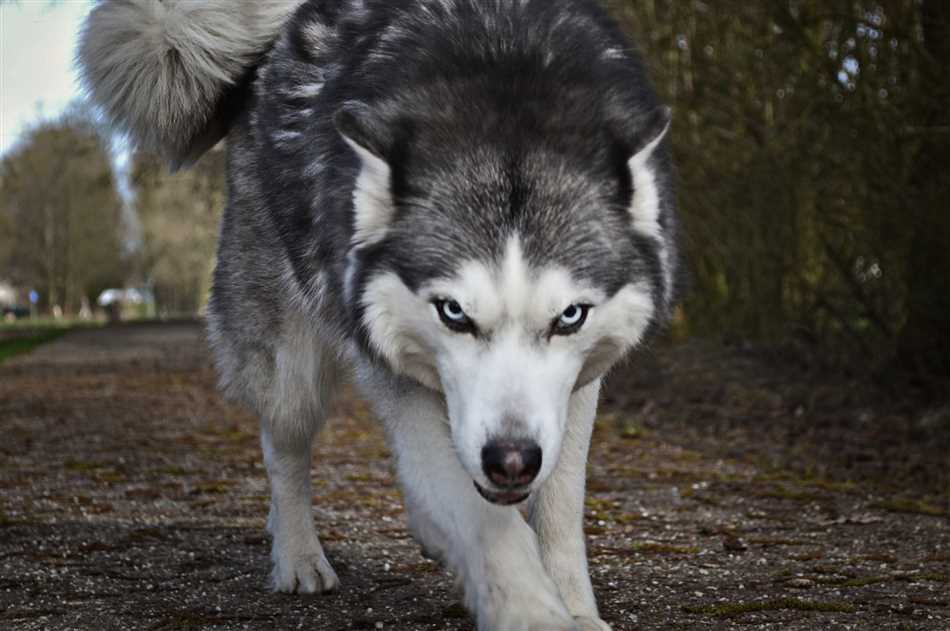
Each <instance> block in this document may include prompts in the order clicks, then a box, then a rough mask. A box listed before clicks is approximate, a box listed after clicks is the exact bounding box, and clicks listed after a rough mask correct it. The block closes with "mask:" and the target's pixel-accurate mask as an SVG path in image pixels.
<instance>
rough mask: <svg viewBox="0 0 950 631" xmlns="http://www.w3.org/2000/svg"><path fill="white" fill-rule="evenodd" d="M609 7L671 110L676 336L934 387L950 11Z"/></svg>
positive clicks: (944, 351) (921, 5) (946, 292)
mask: <svg viewBox="0 0 950 631" xmlns="http://www.w3.org/2000/svg"><path fill="white" fill-rule="evenodd" d="M609 4H610V6H611V8H612V9H613V10H614V11H615V13H616V15H618V16H619V17H620V18H621V20H622V21H623V23H624V24H625V25H626V26H627V27H628V28H629V30H630V31H631V32H632V33H633V34H634V39H635V41H636V42H637V43H638V45H639V46H640V47H641V48H642V49H644V51H643V52H644V56H645V58H646V59H647V60H648V61H649V62H650V63H651V64H652V65H653V66H654V68H653V69H654V73H653V74H654V77H655V78H656V80H657V83H658V88H659V90H660V91H661V93H662V94H663V96H664V98H666V99H667V100H668V101H669V102H671V103H672V104H673V106H674V112H675V118H674V133H673V134H672V137H673V141H674V152H675V154H676V157H677V163H678V167H679V170H680V173H679V180H680V187H679V193H680V195H679V196H680V200H681V210H682V215H683V216H684V220H685V221H684V223H685V230H684V233H685V235H686V248H685V250H686V254H687V260H688V262H689V270H690V275H691V283H690V287H691V291H690V292H689V294H688V295H687V298H686V301H685V320H686V322H687V324H688V326H689V329H690V330H691V331H692V332H694V333H700V334H716V335H723V336H725V337H727V338H732V339H736V338H739V339H749V340H754V341H766V342H782V341H786V340H790V339H794V340H797V341H799V342H805V343H807V344H809V345H810V347H811V348H812V349H813V350H814V351H815V352H814V353H813V356H821V357H823V358H825V359H827V360H831V361H834V362H836V363H837V362H847V363H848V364H850V365H852V366H857V367H865V366H872V367H893V366H896V365H897V364H895V363H894V362H893V361H892V360H894V359H895V358H898V357H903V358H905V359H907V358H909V361H904V362H903V365H905V366H907V365H911V364H917V365H919V366H920V367H923V368H925V369H926V370H928V371H938V372H943V373H944V374H950V288H948V283H950V280H948V279H950V248H948V243H950V226H948V222H950V212H948V211H947V209H948V208H950V194H948V188H950V181H948V178H947V176H946V174H947V173H948V172H950V171H948V166H950V162H948V153H950V133H947V130H948V129H950V119H948V116H950V107H948V105H950V92H948V90H950V87H948V86H950V83H948V74H947V72H946V68H947V65H948V63H950V55H948V48H950V44H948V42H950V30H948V27H947V16H948V13H950V5H948V4H947V3H945V2H940V1H939V0H769V1H766V2H757V3H749V2H729V1H723V2H716V3H710V2H705V1H700V0H691V1H688V2H681V1H679V0H637V1H634V0H613V1H611V2H609Z"/></svg>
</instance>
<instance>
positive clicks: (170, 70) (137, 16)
mask: <svg viewBox="0 0 950 631" xmlns="http://www.w3.org/2000/svg"><path fill="white" fill-rule="evenodd" d="M301 2H303V0H100V3H99V4H98V6H97V7H96V8H95V9H94V10H93V11H92V13H91V14H90V15H89V18H88V20H87V22H86V24H85V27H84V29H83V33H82V39H81V42H80V45H79V54H78V61H79V67H80V70H81V75H82V79H83V83H84V84H85V87H86V90H87V91H88V93H89V95H90V97H91V98H92V101H93V102H94V103H95V104H97V105H99V106H100V107H102V109H103V110H104V111H105V113H106V114H107V115H108V117H109V118H110V119H111V122H112V123H113V124H114V125H115V126H117V127H118V128H119V129H121V130H122V131H125V132H126V133H128V134H129V135H130V136H131V138H132V140H133V141H134V142H135V143H136V144H137V145H138V146H140V147H142V148H145V149H149V150H152V151H156V152H158V153H159V154H161V155H162V156H164V157H165V158H166V159H168V160H169V161H170V162H171V163H172V164H173V165H174V166H182V165H183V164H187V163H189V162H192V161H194V160H196V159H197V158H198V157H200V155H201V154H202V153H203V152H204V151H205V150H207V149H208V148H210V147H211V146H212V145H213V144H214V143H215V142H217V141H218V140H219V139H220V138H221V137H222V136H223V135H224V133H225V131H226V126H225V125H223V124H221V121H220V120H217V118H216V117H218V116H219V115H220V113H221V109H222V104H223V103H224V102H225V100H226V97H227V95H228V93H229V92H230V91H231V88H233V87H234V86H235V85H236V84H239V83H240V81H241V80H242V79H243V78H244V76H245V75H246V73H247V71H248V69H250V68H251V67H253V66H255V65H257V64H258V63H259V61H260V59H261V56H262V55H263V54H264V53H265V52H266V51H267V50H268V49H269V48H270V46H271V45H272V43H273V41H274V39H275V38H276V37H277V34H278V32H279V30H280V28H281V25H282V24H283V23H284V22H285V21H286V20H287V18H288V16H289V15H290V13H291V12H293V10H294V9H295V8H296V7H297V6H298V5H300V4H301Z"/></svg>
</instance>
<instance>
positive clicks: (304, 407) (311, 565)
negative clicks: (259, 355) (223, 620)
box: [261, 327, 339, 594]
mask: <svg viewBox="0 0 950 631" xmlns="http://www.w3.org/2000/svg"><path fill="white" fill-rule="evenodd" d="M302 331H306V329H304V328H303V327H299V328H298V329H296V330H294V329H291V332H292V333H293V334H294V335H288V336H287V338H286V341H285V343H284V344H283V346H282V348H281V349H280V350H279V351H278V353H277V357H276V362H275V365H276V372H275V380H274V389H273V393H272V395H271V397H270V400H271V401H272V405H270V406H269V412H268V413H267V414H266V415H265V417H264V422H263V423H262V426H261V447H262V449H263V452H264V464H265V466H266V468H267V474H268V477H269V478H270V487H271V507H270V514H269V515H268V518H267V529H268V531H269V532H270V533H271V536H272V537H273V545H272V550H271V560H272V563H273V569H272V574H271V580H272V586H273V588H274V590H276V591H280V592H294V591H296V592H299V593H302V594H312V593H315V592H318V591H323V592H325V591H330V590H332V589H334V588H335V587H336V586H337V585H338V584H339V580H338V579H337V576H336V573H335V572H334V571H333V567H331V566H330V563H329V562H328V561H327V557H326V555H325V554H324V552H323V546H321V545H320V539H319V538H318V537H317V531H316V528H315V527H314V524H313V514H312V507H311V497H312V491H311V482H310V460H311V446H312V445H313V438H314V435H315V434H316V433H317V432H318V431H319V429H320V428H321V427H322V425H323V423H324V421H325V419H326V417H327V415H328V413H329V410H330V400H331V398H332V394H333V389H334V386H335V376H336V372H335V371H336V365H335V364H334V362H333V361H332V360H330V359H329V358H328V357H327V356H326V353H325V352H323V351H324V349H322V348H321V347H320V346H319V345H318V344H315V343H314V342H313V341H312V338H309V337H307V336H305V335H304V334H303V333H302Z"/></svg>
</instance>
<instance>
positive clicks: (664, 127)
mask: <svg viewBox="0 0 950 631" xmlns="http://www.w3.org/2000/svg"><path fill="white" fill-rule="evenodd" d="M671 119H672V113H671V111H670V108H668V107H666V106H661V107H658V108H656V109H654V110H652V111H650V112H649V113H647V114H646V115H645V116H642V117H639V118H637V119H634V121H633V123H634V124H633V133H632V134H630V135H628V136H627V137H628V139H629V140H628V142H629V143H630V144H629V146H630V147H631V150H632V154H633V155H632V157H631V158H630V159H629V160H628V161H627V168H628V169H629V171H630V177H631V182H632V184H633V196H632V198H631V200H630V217H631V219H632V220H633V229H634V230H635V231H636V232H638V233H640V234H642V235H644V236H647V237H650V238H651V239H653V240H655V241H656V243H657V246H658V249H657V252H658V254H659V258H660V268H661V270H660V271H661V276H662V279H661V280H662V283H663V285H662V287H663V291H662V293H663V302H664V305H666V307H667V308H669V305H670V304H671V303H672V298H673V280H674V276H675V274H676V254H675V249H674V242H673V239H672V234H671V232H672V231H673V230H675V227H674V226H673V217H672V215H671V214H670V211H671V208H672V204H673V200H672V198H671V197H670V195H671V192H670V182H669V181H667V179H666V176H664V175H662V173H663V171H659V170H657V168H656V165H655V163H654V160H653V158H654V156H655V155H656V149H657V147H659V146H660V144H661V143H662V142H663V140H664V139H665V138H666V135H667V133H668V132H669V130H670V121H671ZM661 159H662V157H661Z"/></svg>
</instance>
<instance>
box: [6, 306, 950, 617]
mask: <svg viewBox="0 0 950 631" xmlns="http://www.w3.org/2000/svg"><path fill="white" fill-rule="evenodd" d="M624 409H629V406H625V405H621V404H619V403H617V404H615V407H614V408H611V407H609V406H608V407H607V409H605V410H604V413H603V415H602V418H601V420H600V421H599V424H598V428H597V430H596V436H595V443H596V446H595V448H594V453H593V454H592V465H591V480H590V485H589V486H590V499H589V501H588V520H587V524H588V532H589V534H590V541H589V549H590V553H591V560H592V567H593V576H594V582H595V588H596V590H597V593H598V596H599V599H600V602H601V606H602V612H603V613H602V615H603V617H604V618H605V619H606V620H607V621H609V622H610V623H612V624H613V625H614V628H615V629H618V630H623V629H702V628H708V629H717V630H718V629H750V628H752V629H782V630H797V629H802V630H804V629H942V630H944V631H946V630H947V629H950V583H948V581H950V520H948V514H947V507H946V504H939V503H936V504H935V503H933V501H930V500H928V501H922V500H919V499H907V498H906V497H905V496H904V495H901V496H900V499H894V497H891V496H887V495H881V492H880V491H879V490H878V487H876V486H875V487H874V488H873V489H872V488H866V487H865V486H863V485H861V484H855V483H845V482H840V481H835V480H833V479H827V478H824V477H810V478H809V477H805V478H803V477H801V476H800V475H797V474H791V473H789V472H787V471H783V470H776V469H771V468H770V469H768V470H765V469H762V468H759V467H757V466H754V465H753V464H750V463H751V462H752V461H753V460H752V459H746V462H743V461H742V460H741V459H733V460H725V459H721V453H720V450H718V449H712V448H710V449H706V445H705V443H702V441H698V442H697V449H696V450H688V449H685V448H683V447H677V446H674V442H676V441H677V438H678V437H679V438H682V436H680V435H679V434H676V435H672V434H669V435H664V430H663V428H657V429H655V430H653V431H643V430H642V428H641V427H640V426H639V425H632V424H631V423H630V418H628V416H629V413H625V412H623V411H622V410H624ZM255 425H256V424H255V420H254V419H253V418H250V417H249V416H248V415H247V414H245V413H243V412H241V411H240V410H237V409H235V408H233V407H229V406H227V405H225V404H224V403H223V402H222V401H221V400H220V398H219V397H218V396H217V395H216V393H215V390H214V375H213V373H212V371H211V369H210V367H209V365H208V359H207V355H206V351H205V348H204V343H203V337H202V332H201V329H200V327H199V326H197V325H193V324H178V325H162V326H159V325H141V326H125V327H119V328H112V329H102V330H88V331H79V332H76V333H73V334H70V335H67V336H66V337H64V338H62V339H60V340H57V341H56V342H53V343H51V344H49V345H46V346H44V347H41V348H40V349H38V350H37V351H35V352H34V353H32V354H30V355H27V356H22V357H18V358H16V359H13V360H11V361H8V362H5V363H4V364H2V365H0V628H2V629H31V630H32V629H35V630H40V629H43V630H47V629H96V630H108V629H151V630H158V629H185V628H189V629H198V628H201V629H206V628H207V629H297V628H305V629H321V630H322V629H327V630H337V629H340V630H342V629H379V628H382V629H400V630H402V629H409V630H412V629H466V630H468V629H471V628H472V625H471V622H470V621H469V619H468V617H467V615H466V613H465V612H464V611H463V610H462V608H461V607H460V605H459V604H458V600H457V597H456V596H455V594H454V593H453V591H452V589H451V585H452V582H451V580H450V579H449V578H448V577H447V576H446V575H445V573H444V572H443V571H442V570H440V569H439V567H438V566H436V565H435V564H434V563H432V562H429V561H426V560H425V559H423V558H422V557H421V556H420V554H419V551H418V547H417V546H416V545H415V544H414V542H413V541H412V540H411V539H410V538H409V535H408V533H407V532H406V529H405V522H404V517H403V515H402V512H401V501H400V496H399V492H398V490H397V488H396V487H395V486H394V484H393V478H392V475H391V471H390V465H389V461H388V458H387V451H386V448H385V445H384V443H383V441H382V437H381V432H380V431H379V430H378V428H377V427H376V425H375V424H374V422H373V421H372V420H371V419H370V418H369V416H368V414H367V411H366V409H365V406H364V405H363V404H361V403H360V402H358V401H357V400H355V399H353V398H347V399H346V400H345V401H344V402H343V403H342V405H341V406H340V409H339V413H338V414H337V415H336V417H335V418H334V419H333V420H332V421H331V423H330V425H329V429H328V431H327V432H326V433H325V434H323V436H322V437H321V440H320V443H319V447H318V449H317V453H316V458H315V467H314V469H315V470H314V480H315V495H316V496H317V504H316V505H317V508H316V514H315V518H316V520H317V523H318V527H319V529H320V532H321V535H322V538H323V541H324V543H325V544H326V547H327V551H328V555H329V556H330V559H331V561H332V562H333V563H334V565H335V567H336V569H337V570H338V572H339V574H340V578H341V580H342V589H341V590H340V591H339V592H338V593H336V594H333V595H328V596H319V597H314V598H300V597H296V596H284V595H274V594H270V593H268V592H267V591H266V590H265V588H264V585H265V580H266V572H267V568H268V558H267V557H268V542H267V540H266V538H265V536H264V529H263V526H264V517H265V514H266V510H267V495H266V493H267V490H266V485H265V476H264V470H263V468H262V465H261V462H260V456H259V453H258V446H257V438H256V427H255ZM671 427H672V429H670V430H668V431H669V432H679V429H678V428H679V427H680V426H677V425H672V426H671ZM765 435H766V436H768V434H765ZM680 442H681V443H682V441H680ZM710 454H713V455H710Z"/></svg>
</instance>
